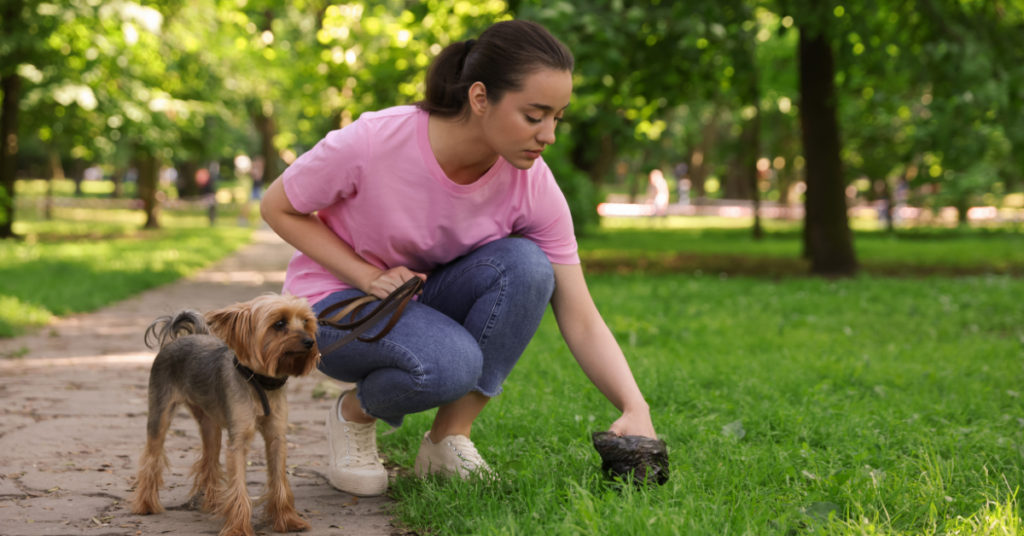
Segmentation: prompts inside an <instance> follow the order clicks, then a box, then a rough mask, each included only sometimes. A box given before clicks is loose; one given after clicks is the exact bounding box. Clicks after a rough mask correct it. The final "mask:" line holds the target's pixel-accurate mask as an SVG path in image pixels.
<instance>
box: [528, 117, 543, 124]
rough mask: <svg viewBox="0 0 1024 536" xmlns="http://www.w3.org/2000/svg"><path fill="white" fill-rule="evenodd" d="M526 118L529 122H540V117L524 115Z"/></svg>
mask: <svg viewBox="0 0 1024 536" xmlns="http://www.w3.org/2000/svg"><path fill="white" fill-rule="evenodd" d="M526 120H527V121H529V122H531V123H540V119H534V118H532V117H530V116H526Z"/></svg>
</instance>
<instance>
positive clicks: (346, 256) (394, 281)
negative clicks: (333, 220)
mask: <svg viewBox="0 0 1024 536" xmlns="http://www.w3.org/2000/svg"><path fill="white" fill-rule="evenodd" d="M283 183H284V181H283V180H276V181H274V182H273V183H272V184H271V185H270V187H269V188H267V193H266V195H265V196H264V197H263V201H262V202H261V203H260V215H262V216H263V219H264V221H266V222H267V225H269V226H270V228H271V229H273V230H274V232H276V233H277V234H278V235H279V236H280V237H281V238H283V239H284V241H285V242H288V243H289V244H291V245H292V246H295V249H297V250H299V251H301V252H302V253H304V254H305V255H306V256H308V257H309V258H311V259H313V261H314V262H316V263H317V264H319V265H320V266H323V267H324V269H326V270H327V271H328V272H330V273H331V275H333V276H334V277H337V278H338V279H339V280H340V281H344V282H345V283H348V284H349V285H352V286H353V287H355V288H357V289H359V290H362V291H363V292H365V293H367V294H372V295H374V296H377V297H378V298H382V299H383V298H385V297H387V295H388V294H389V293H391V292H392V291H394V290H395V289H397V288H398V287H399V286H401V285H402V283H404V282H405V281H407V280H408V279H410V278H412V277H420V278H422V279H426V276H425V275H423V274H419V273H416V272H413V271H412V270H409V269H408V268H406V267H404V266H399V267H395V268H392V269H390V270H381V269H380V268H377V267H376V266H374V265H372V264H370V263H368V262H366V261H365V260H364V259H363V258H362V257H360V256H359V255H358V254H357V253H356V252H355V251H354V250H353V249H352V248H351V247H350V246H349V245H348V244H346V243H345V241H344V240H342V239H341V238H339V237H338V235H336V234H334V231H332V230H331V229H330V228H328V227H327V225H326V224H324V222H322V221H321V220H320V218H318V217H316V216H315V215H313V214H303V213H301V212H299V211H297V210H295V207H294V206H292V203H291V201H289V200H288V196H287V195H286V194H285V191H284V184H283Z"/></svg>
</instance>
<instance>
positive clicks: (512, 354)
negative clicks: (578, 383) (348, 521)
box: [313, 238, 555, 427]
mask: <svg viewBox="0 0 1024 536" xmlns="http://www.w3.org/2000/svg"><path fill="white" fill-rule="evenodd" d="M554 288H555V278H554V270H553V269H552V267H551V262H550V261H548V258H547V256H546V255H545V254H544V252H542V251H541V250H540V248H539V247H538V246H537V245H536V244H534V243H533V242H531V241H529V240H527V239H525V238H503V239H501V240H497V241H494V242H491V243H489V244H486V245H484V246H481V247H480V248H478V249H476V250H474V251H473V252H471V253H469V254H468V255H465V256H463V257H460V258H458V259H455V260H454V261H452V262H450V263H449V264H446V265H444V266H441V267H440V268H438V269H437V270H435V271H434V272H433V273H431V274H430V276H429V277H428V278H427V281H426V285H425V286H424V289H423V295H422V296H420V297H419V299H418V301H412V302H409V305H408V307H406V309H405V312H404V313H403V314H402V317H401V319H400V320H399V321H398V323H397V324H396V325H395V327H394V329H392V330H391V332H390V333H388V334H387V335H386V336H385V337H384V338H383V339H380V340H379V341H376V342H371V343H366V342H362V341H358V340H357V341H353V342H351V343H349V344H347V345H345V346H343V347H341V348H339V349H338V350H336V351H334V352H333V353H331V354H329V355H324V356H322V359H321V362H320V367H319V368H320V370H321V371H322V372H323V373H324V374H327V375H328V376H330V377H332V378H335V379H338V380H342V381H346V382H355V383H356V384H357V385H358V388H359V391H358V393H357V394H358V397H359V401H360V403H361V405H362V408H363V411H365V412H366V413H367V414H369V415H371V416H373V417H376V418H378V419H380V420H382V421H384V422H386V423H388V424H390V425H391V426H394V427H398V426H401V424H402V419H403V418H404V417H405V416H406V415H409V414H412V413H418V412H420V411H425V410H428V409H431V408H436V407H439V406H443V405H445V404H448V403H450V402H454V401H456V400H458V399H460V398H462V397H463V396H465V395H466V394H468V393H470V392H474V391H475V392H479V393H481V394H483V395H484V396H487V397H495V396H497V395H499V394H500V393H501V390H502V389H501V384H502V382H504V381H505V378H507V377H508V375H509V373H510V372H512V367H514V366H515V364H516V362H517V361H518V360H519V356H521V355H522V353H523V351H524V350H525V349H526V346H527V344H529V342H530V339H531V338H533V334H534V333H536V331H537V327H538V326H539V325H540V321H541V318H542V317H543V316H544V311H545V309H546V307H547V304H548V302H549V301H550V300H551V294H552V292H554ZM364 295H365V294H364V293H363V292H362V291H359V290H355V289H349V290H343V291H340V292H335V293H334V294H331V295H330V296H328V297H326V298H324V299H323V300H321V301H319V302H317V304H316V305H314V306H313V311H314V312H315V313H316V314H319V313H320V311H323V310H324V309H326V308H327V307H329V306H330V305H333V304H335V303H337V302H339V301H341V300H344V299H347V298H352V297H356V296H364ZM373 306H374V304H372V303H371V304H370V305H368V306H367V307H365V308H364V309H363V311H360V312H359V316H357V317H356V318H360V317H362V316H363V315H366V314H368V313H369V312H370V310H372V309H373ZM352 320H354V319H353V318H352V317H351V315H349V316H347V317H346V318H343V319H339V320H335V321H336V322H338V323H345V322H351V321H352ZM385 324H386V322H385V321H384V320H381V321H380V323H379V324H378V326H379V327H376V326H375V327H374V328H371V329H370V330H369V331H367V332H366V333H365V334H364V335H363V337H365V338H369V337H371V336H373V335H374V334H376V333H377V332H378V331H379V330H380V329H382V328H383V327H384V325H385ZM346 333H347V332H346V331H341V330H337V329H334V328H331V327H325V326H321V327H320V329H319V332H318V333H317V343H318V344H319V346H320V347H321V348H325V347H327V346H328V345H330V344H332V343H334V342H335V341H337V340H339V339H341V338H342V337H344V336H345V334H346Z"/></svg>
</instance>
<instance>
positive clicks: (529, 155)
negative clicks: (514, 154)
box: [523, 151, 541, 160]
mask: <svg viewBox="0 0 1024 536" xmlns="http://www.w3.org/2000/svg"><path fill="white" fill-rule="evenodd" d="M523 152H524V153H526V158H529V159H530V160H536V159H538V158H540V153H541V151H523Z"/></svg>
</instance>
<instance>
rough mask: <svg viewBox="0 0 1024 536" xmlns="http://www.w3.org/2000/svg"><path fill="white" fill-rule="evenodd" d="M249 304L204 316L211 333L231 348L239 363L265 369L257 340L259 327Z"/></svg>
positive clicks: (233, 306)
mask: <svg viewBox="0 0 1024 536" xmlns="http://www.w3.org/2000/svg"><path fill="white" fill-rule="evenodd" d="M246 305H247V304H242V303H239V304H236V305H232V306H230V307H225V308H223V309H218V310H216V311H210V312H209V313H206V314H205V315H204V316H205V317H206V322H207V324H208V325H209V327H210V333H211V334H212V335H213V336H214V337H217V338H218V339H220V340H222V341H224V344H227V345H228V348H231V350H232V351H233V352H235V355H236V356H237V357H238V362H239V363H241V364H243V365H245V366H247V367H249V368H252V369H256V368H259V369H262V368H263V356H262V352H260V345H259V342H258V341H257V340H256V333H257V331H256V330H257V329H258V326H256V325H255V324H254V318H253V312H252V310H251V309H250V308H249V307H247V306H246Z"/></svg>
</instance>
